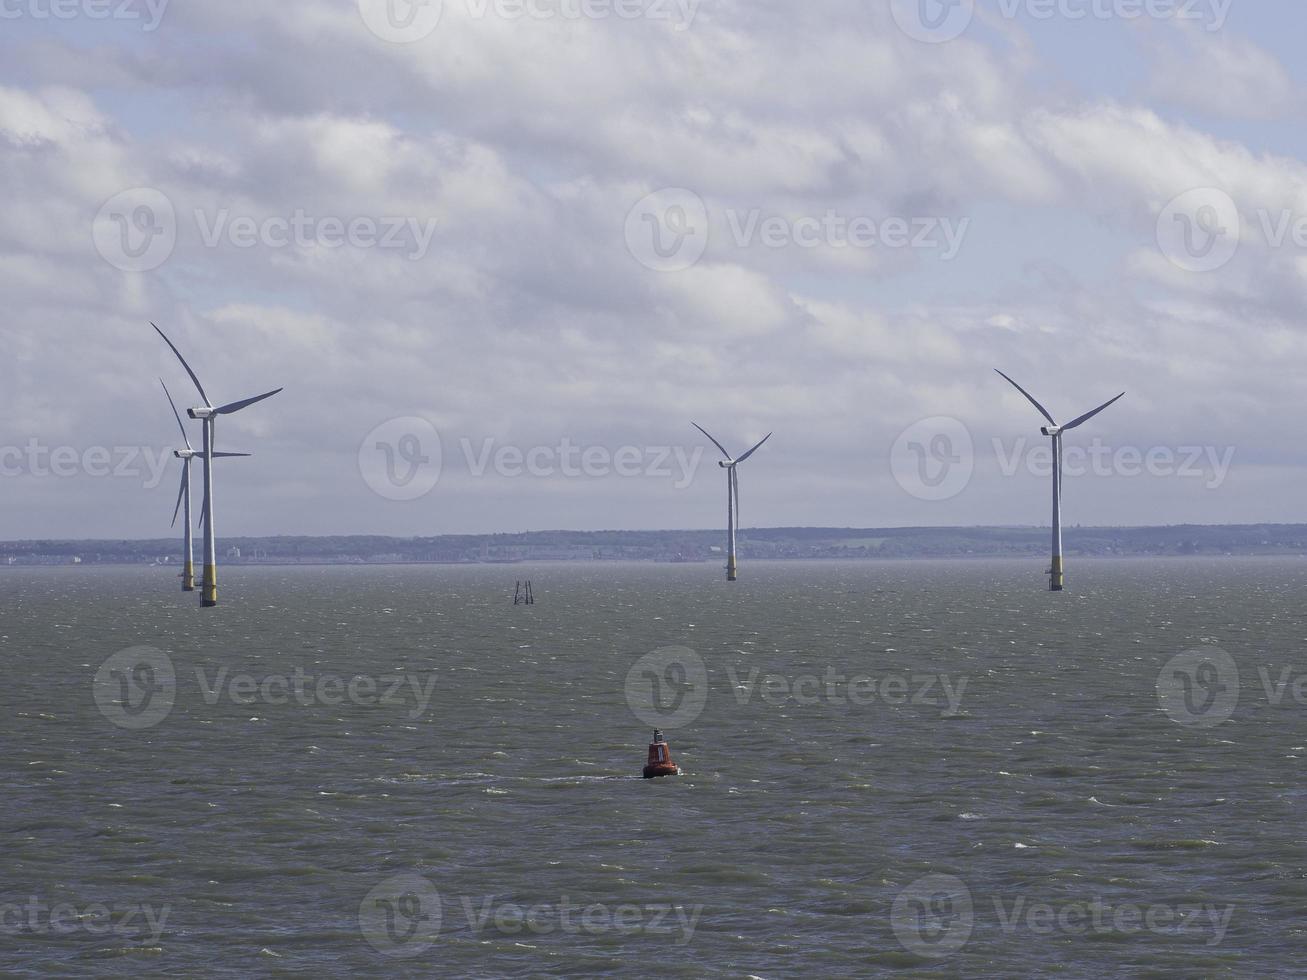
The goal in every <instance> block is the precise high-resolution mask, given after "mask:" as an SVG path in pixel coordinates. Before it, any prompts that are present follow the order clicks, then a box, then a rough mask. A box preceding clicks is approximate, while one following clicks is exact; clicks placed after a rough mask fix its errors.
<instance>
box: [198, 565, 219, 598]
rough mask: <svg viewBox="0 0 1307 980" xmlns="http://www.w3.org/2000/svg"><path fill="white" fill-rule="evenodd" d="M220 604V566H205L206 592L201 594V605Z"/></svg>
mask: <svg viewBox="0 0 1307 980" xmlns="http://www.w3.org/2000/svg"><path fill="white" fill-rule="evenodd" d="M217 604H218V566H217V565H205V566H204V592H203V594H202V595H201V596H200V605H202V606H216V605H217Z"/></svg>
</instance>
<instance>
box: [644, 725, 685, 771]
mask: <svg viewBox="0 0 1307 980" xmlns="http://www.w3.org/2000/svg"><path fill="white" fill-rule="evenodd" d="M680 774H681V770H680V769H679V768H677V765H676V763H675V762H673V761H672V753H671V750H669V749H668V748H667V739H665V738H663V733H662V732H660V731H658V730H657V729H654V736H653V741H652V742H650V743H649V761H648V763H647V764H646V765H645V767H644V778H645V779H653V778H654V777H655V776H679V775H680Z"/></svg>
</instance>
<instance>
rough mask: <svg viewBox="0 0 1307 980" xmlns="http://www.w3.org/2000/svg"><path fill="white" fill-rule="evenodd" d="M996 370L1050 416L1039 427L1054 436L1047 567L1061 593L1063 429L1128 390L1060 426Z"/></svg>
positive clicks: (1051, 583) (1079, 422)
mask: <svg viewBox="0 0 1307 980" xmlns="http://www.w3.org/2000/svg"><path fill="white" fill-rule="evenodd" d="M994 370H995V371H997V372H998V374H999V375H1001V376H1002V377H1003V379H1004V380H1005V381H1007V383H1008V384H1010V385H1011V386H1012V387H1013V388H1015V389H1016V390H1017V391H1019V392H1021V394H1023V395H1025V396H1026V400H1027V401H1029V402H1030V404H1032V405H1034V406H1035V408H1037V409H1039V414H1040V415H1042V416H1044V418H1046V419H1048V425H1045V426H1042V427H1041V428H1040V430H1039V431H1040V432H1042V433H1043V434H1044V435H1046V436H1048V437H1049V438H1051V439H1052V441H1053V562H1052V564H1051V565H1050V566H1049V569H1048V588H1049V591H1050V592H1061V591H1062V434H1063V433H1064V432H1069V431H1070V430H1071V429H1074V428H1076V427H1077V426H1079V425H1084V424H1085V423H1086V422H1088V421H1089V420H1090V419H1092V418H1093V417H1094V416H1095V415H1097V414H1098V413H1099V412H1101V411H1102V410H1103V409H1105V408H1107V407H1108V406H1109V405H1111V404H1112V403H1113V402H1116V401H1118V400H1120V399H1122V398H1124V397H1125V392H1124V391H1123V392H1121V394H1119V395H1117V396H1116V398H1113V399H1111V400H1109V401H1106V402H1104V403H1103V404H1101V405H1099V406H1098V407H1097V408H1096V409H1094V410H1093V411H1092V412H1086V413H1085V414H1084V415H1082V416H1080V417H1079V418H1078V419H1073V420H1072V421H1070V422H1068V423H1067V424H1066V425H1058V424H1057V423H1056V422H1054V421H1053V416H1051V415H1049V414H1048V409H1046V408H1045V407H1044V406H1043V405H1041V404H1039V402H1037V401H1035V398H1034V396H1033V395H1031V394H1030V392H1028V391H1026V389H1025V388H1022V387H1021V386H1020V385H1019V384H1017V383H1016V382H1015V381H1013V380H1012V379H1011V378H1009V377H1008V376H1007V375H1006V374H1003V372H1002V371H999V370H998V368H995V369H994Z"/></svg>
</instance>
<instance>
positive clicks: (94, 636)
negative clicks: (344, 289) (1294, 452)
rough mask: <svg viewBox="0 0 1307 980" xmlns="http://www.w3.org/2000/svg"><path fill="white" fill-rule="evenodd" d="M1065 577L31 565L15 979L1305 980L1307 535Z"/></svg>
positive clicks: (11, 862) (0, 909)
mask: <svg viewBox="0 0 1307 980" xmlns="http://www.w3.org/2000/svg"><path fill="white" fill-rule="evenodd" d="M1041 570H1042V569H1041V567H1040V565H1039V563H1037V562H1035V563H1030V562H976V563H953V564H944V563H893V564H823V563H812V564H807V563H805V564H783V563H777V564H763V563H757V562H752V563H750V562H748V561H747V560H746V561H745V562H744V563H743V565H742V571H741V575H742V578H741V581H740V582H738V583H736V584H735V585H734V586H728V585H727V583H725V582H724V581H720V580H719V574H720V573H719V571H718V569H717V568H716V567H715V566H709V565H681V566H652V565H613V566H608V565H584V566H565V565H549V566H538V567H526V566H500V567H493V566H482V567H468V568H369V569H348V568H328V569H311V568H310V569H259V570H236V569H228V570H225V572H224V578H223V582H222V586H223V589H222V598H223V605H222V606H220V607H219V608H218V609H215V610H210V611H207V612H203V613H202V612H201V610H200V609H198V608H197V606H198V601H197V599H196V598H195V597H194V596H183V595H182V594H181V593H180V592H179V591H178V592H174V591H173V589H174V581H173V579H172V578H171V577H170V576H169V574H168V573H167V572H164V571H163V570H160V569H142V570H117V571H105V570H90V569H58V570H48V571H32V570H26V571H17V570H12V569H9V570H5V571H3V572H2V573H0V657H2V661H3V664H4V677H5V682H4V684H3V687H2V688H0V706H2V709H3V714H2V717H3V735H2V736H0V749H2V751H0V776H3V780H4V785H3V791H2V792H3V797H2V799H3V804H2V808H0V815H2V817H3V832H4V857H3V868H4V874H3V878H2V879H0V972H2V973H4V974H6V975H24V974H31V975H47V974H49V975H84V974H87V973H106V974H124V973H135V974H140V973H146V974H150V973H169V974H175V975H201V974H205V975H214V974H229V975H232V976H247V975H253V974H272V975H285V976H291V975H304V976H309V975H327V974H331V973H345V972H347V971H348V972H356V973H360V974H397V975H403V974H411V975H414V976H432V975H439V976H474V977H501V976H538V975H593V976H600V975H608V974H616V975H623V976H631V977H645V976H672V977H681V976H683V977H698V976H722V977H746V976H751V975H752V976H757V977H767V978H771V977H789V976H801V975H804V976H823V977H824V976H830V977H854V976H867V975H876V974H895V975H902V976H959V975H960V976H984V977H1016V976H1032V975H1046V974H1061V975H1067V976H1157V977H1165V976H1176V977H1181V976H1250V975H1262V976H1294V975H1299V976H1300V975H1302V970H1303V967H1302V960H1303V954H1304V952H1307V915H1305V913H1307V871H1305V870H1304V869H1305V868H1307V844H1305V843H1304V840H1305V838H1307V832H1304V830H1303V803H1304V801H1307V791H1305V790H1304V773H1303V769H1304V763H1303V759H1304V757H1305V756H1307V684H1302V685H1299V686H1298V688H1297V689H1295V688H1294V681H1295V680H1296V679H1297V678H1299V677H1300V676H1303V675H1304V674H1307V656H1304V652H1305V651H1307V613H1305V612H1304V604H1303V598H1304V596H1307V561H1304V562H1286V561H1278V560H1277V561H1272V560H1266V561H1242V560H1224V561H1219V560H1213V561H1192V562H1178V561H1166V562H1161V561H1158V562H1144V561H1137V562H1108V561H1092V562H1087V561H1081V562H1075V563H1072V564H1071V566H1070V568H1069V573H1070V578H1069V590H1070V591H1068V592H1067V593H1065V594H1063V595H1060V596H1052V595H1049V594H1047V593H1045V592H1043V591H1041V587H1042V584H1043V581H1042V579H1041V577H1040V575H1039V573H1040V571H1041ZM528 577H529V578H531V579H532V580H534V583H535V589H536V595H537V599H538V601H537V604H536V605H534V606H531V607H517V608H514V607H513V605H512V603H511V596H512V591H513V583H514V580H515V579H518V578H528ZM672 646H674V647H682V648H689V649H690V650H693V651H694V652H695V654H696V655H697V656H698V657H699V658H701V659H702V661H703V663H704V664H705V670H706V675H705V677H702V678H700V677H697V676H696V675H695V664H694V660H693V656H692V655H688V654H686V653H684V652H671V653H668V652H664V653H662V654H659V655H658V657H656V658H653V661H650V660H646V661H643V662H641V663H639V664H638V663H637V662H640V660H641V658H642V657H644V656H645V655H646V654H650V653H651V652H653V651H657V650H660V649H662V648H666V647H672ZM136 647H148V648H152V649H153V650H155V651H158V652H157V653H149V652H140V651H137V652H133V653H129V654H119V656H118V657H117V658H115V659H114V660H112V661H110V663H109V664H108V665H107V666H106V667H105V668H104V669H103V670H102V669H101V667H102V665H103V664H105V662H106V660H107V659H108V658H110V657H111V656H112V655H114V654H118V653H119V651H124V650H128V649H129V648H136ZM1195 648H1197V649H1199V650H1200V651H1202V652H1201V653H1199V654H1195V655H1193V657H1192V658H1191V659H1190V660H1182V661H1180V662H1179V666H1176V664H1174V663H1172V664H1171V665H1170V666H1168V662H1170V661H1172V658H1174V657H1176V656H1177V655H1179V654H1182V653H1184V652H1185V651H1187V650H1191V649H1195ZM1220 651H1224V652H1225V653H1226V654H1228V655H1229V658H1230V659H1229V662H1228V663H1226V662H1225V661H1223V660H1221V659H1220ZM159 657H165V658H166V663H167V664H168V665H170V667H171V670H172V671H173V675H174V678H175V680H174V681H172V682H171V683H170V682H169V680H168V678H167V677H166V676H165V674H166V671H161V669H156V670H155V671H154V673H153V674H151V673H149V672H142V671H141V670H139V669H137V670H135V671H133V670H132V668H134V667H138V666H139V665H140V664H147V663H148V664H151V665H153V666H154V667H155V668H161V665H162V664H163V661H160V660H159V659H158V658H159ZM151 658H153V659H151ZM654 661H656V662H654ZM651 662H654V668H655V669H654V670H653V677H654V678H656V680H652V679H650V677H649V675H647V674H646V673H645V668H646V667H647V666H649V664H650V663H651ZM633 667H634V668H636V669H635V670H634V671H632V668H633ZM223 668H226V673H225V674H221V675H220V673H219V672H220V671H221V670H222V669H223ZM123 670H126V671H127V673H123V672H122V671H123ZM97 671H100V677H101V681H102V683H101V684H100V685H99V686H98V687H97V684H96V676H97ZM297 671H298V673H299V675H300V678H301V681H300V686H301V691H300V693H299V694H298V695H297V693H296V691H295V689H294V684H295V677H296V674H297ZM197 672H198V673H197ZM1186 672H1187V674H1186ZM240 675H248V681H246V679H244V678H240ZM628 675H630V677H628ZM324 677H331V678H338V679H339V684H338V685H336V684H334V683H333V682H332V681H330V680H329V681H328V682H327V683H326V684H325V686H322V684H321V682H322V680H323V678H324ZM1159 677H1161V678H1162V682H1161V687H1162V695H1160V696H1159ZM233 678H236V680H235V684H236V686H235V689H234V691H233V688H232V687H231V686H230V685H231V683H232V682H233ZM279 678H285V679H286V684H283V683H282V682H281V680H279ZM351 681H352V682H353V683H354V696H353V697H351V696H350V695H349V691H348V687H347V685H348V684H349V683H350V682H351ZM945 681H947V682H948V686H947V687H946V685H945ZM396 683H399V684H401V685H402V686H400V687H398V688H396V689H395V690H394V691H393V692H392V693H393V697H391V698H388V699H386V700H387V702H388V703H375V702H376V701H377V699H378V696H377V694H376V693H375V692H374V689H373V685H375V687H376V690H378V691H380V692H381V693H385V692H386V691H388V690H390V689H391V688H392V686H393V685H395V684H396ZM655 683H656V684H657V685H658V686H659V691H660V695H661V696H662V697H663V698H664V701H663V705H664V707H666V708H668V709H669V711H668V712H665V713H664V714H668V715H669V717H668V722H669V723H668V724H667V725H666V726H665V730H666V733H667V736H668V739H669V741H670V743H671V749H672V751H673V753H674V755H675V757H676V760H677V761H678V762H679V763H680V764H681V766H682V768H683V770H684V774H683V775H682V776H680V777H678V778H673V779H663V780H654V781H645V780H642V779H639V778H636V777H638V774H639V771H640V768H641V766H642V765H643V763H644V759H645V752H646V747H647V743H648V740H649V736H650V732H649V729H650V724H649V723H648V720H647V719H645V720H642V718H641V717H639V716H638V715H637V712H636V710H635V709H634V708H633V707H632V704H631V701H634V702H636V705H637V707H639V706H641V705H645V704H646V701H647V695H648V691H649V690H651V689H652V685H654V684H655ZM900 684H901V687H899V686H896V685H900ZM243 685H244V686H243ZM1186 685H1187V688H1186ZM1268 687H1269V691H1268ZM260 688H261V689H260ZM211 689H212V690H211ZM948 690H951V691H952V693H953V695H954V698H955V704H954V706H953V708H950V704H949V702H948V700H947V698H946V691H948ZM1186 690H1187V692H1188V694H1189V700H1188V701H1185V700H1184V699H1183V697H1182V694H1183V693H1185V691H1186ZM628 693H629V694H630V698H628ZM123 697H125V698H126V704H125V705H124V702H123ZM677 697H679V698H680V702H679V705H678V704H677V702H676V700H675V698H677ZM642 699H645V700H642ZM696 699H702V701H703V703H702V707H701V710H699V711H697V712H696V711H695V706H696V704H697V703H698V702H697V700H696ZM245 702H248V703H245ZM649 707H651V706H649ZM672 708H675V709H676V711H675V713H674V714H672V713H671V712H670V709H672ZM132 712H135V713H134V714H133V713H132ZM641 713H642V714H647V711H643V710H642V712H641ZM1227 715H1228V717H1226V716H1227ZM1222 718H1225V720H1222ZM655 720H656V719H655ZM680 722H685V724H683V725H681V726H680V727H673V725H676V724H678V723H680ZM1218 722H1219V723H1218ZM131 725H142V726H144V727H137V728H133V727H125V726H131ZM415 876H416V877H415ZM52 910H54V911H53V912H52ZM524 920H525V924H524Z"/></svg>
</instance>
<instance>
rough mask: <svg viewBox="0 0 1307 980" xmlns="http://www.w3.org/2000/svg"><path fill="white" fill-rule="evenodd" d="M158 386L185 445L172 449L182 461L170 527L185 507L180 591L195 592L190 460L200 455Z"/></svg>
mask: <svg viewBox="0 0 1307 980" xmlns="http://www.w3.org/2000/svg"><path fill="white" fill-rule="evenodd" d="M159 384H161V385H163V393H164V394H165V395H167V396H168V404H169V405H171V406H172V414H173V417H174V418H176V419H177V427H178V428H179V429H181V430H182V442H184V443H185V444H186V448H185V449H174V450H173V451H172V454H173V455H174V456H176V457H177V458H178V459H180V460H181V461H182V485H181V489H180V490H178V491H177V506H176V507H174V508H173V511H172V526H173V527H176V526H177V514H178V512H180V511H181V509H182V507H183V506H185V508H186V513H185V515H183V524H182V528H183V535H182V542H183V543H182V591H183V592H194V591H195V548H194V546H193V544H192V539H191V460H192V459H194V458H195V457H196V456H198V455H200V454H199V453H197V452H196V451H195V450H194V449H193V448H191V440H190V439H189V438H187V436H186V426H185V425H183V424H182V417H181V414H180V413H179V412H178V411H177V403H176V402H174V401H173V400H172V392H170V391H169V390H168V386H167V385H166V384H164V382H163V378H160V379H159ZM248 455H249V453H214V454H213V458H214V459H219V458H221V457H229V456H248Z"/></svg>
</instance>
